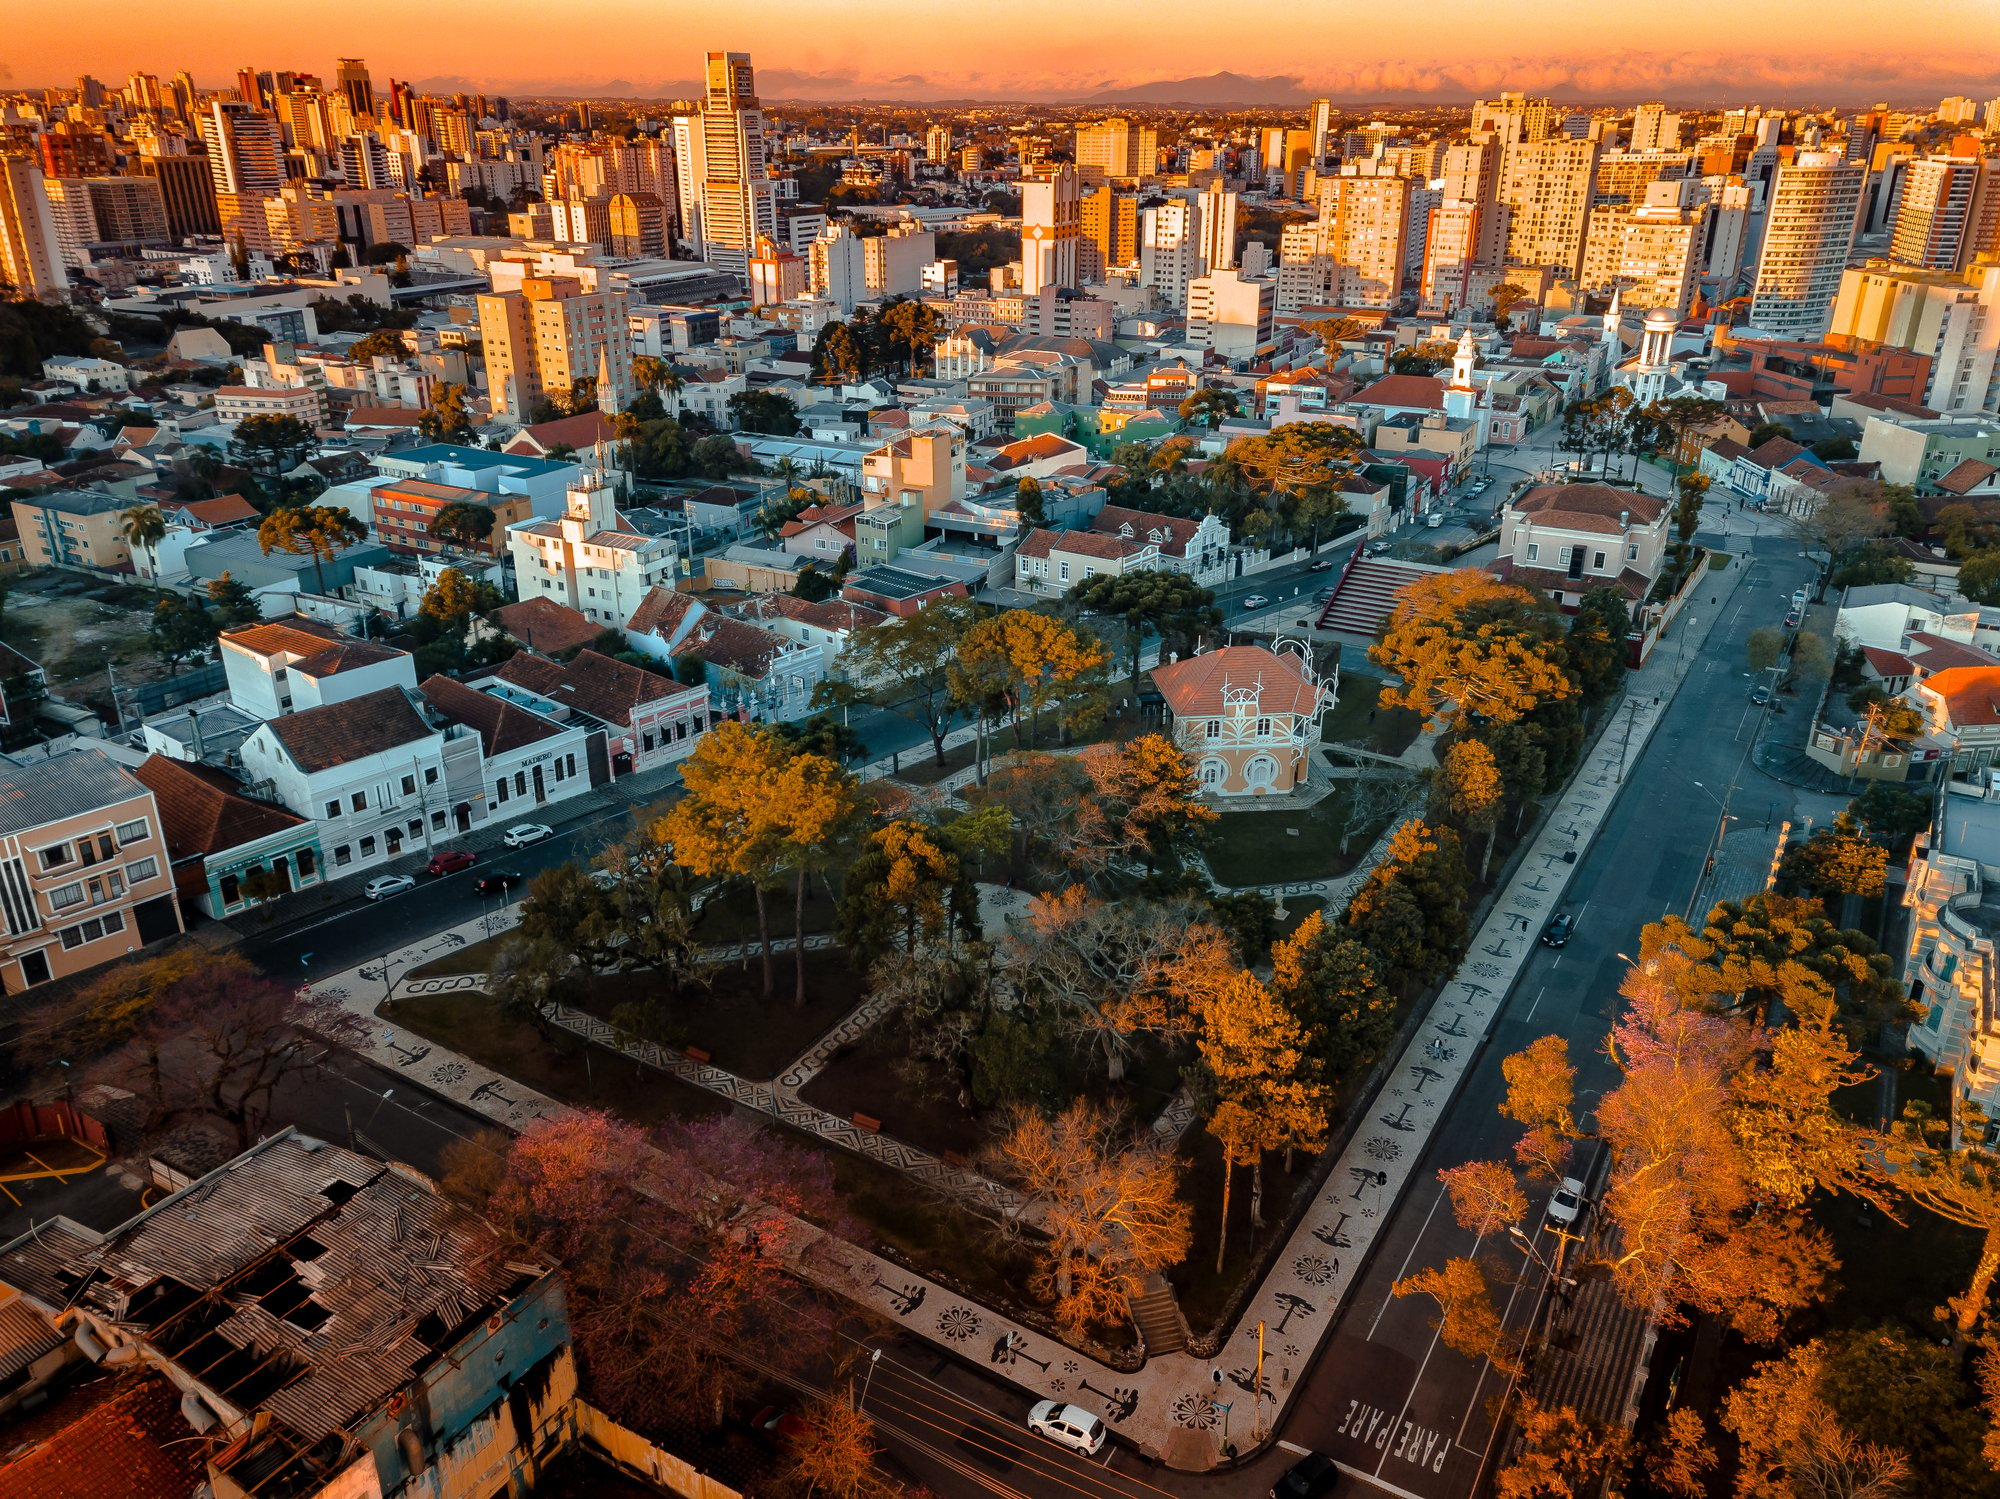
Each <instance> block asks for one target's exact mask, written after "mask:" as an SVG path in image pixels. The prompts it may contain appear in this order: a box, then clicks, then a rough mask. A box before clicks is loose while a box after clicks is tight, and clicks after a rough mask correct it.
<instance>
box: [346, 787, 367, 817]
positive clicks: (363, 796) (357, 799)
mask: <svg viewBox="0 0 2000 1499" xmlns="http://www.w3.org/2000/svg"><path fill="white" fill-rule="evenodd" d="M347 805H348V806H349V807H350V808H352V809H353V810H354V811H356V812H366V811H367V810H368V793H367V792H365V791H357V792H355V793H354V795H352V796H350V797H349V798H348V799H347Z"/></svg>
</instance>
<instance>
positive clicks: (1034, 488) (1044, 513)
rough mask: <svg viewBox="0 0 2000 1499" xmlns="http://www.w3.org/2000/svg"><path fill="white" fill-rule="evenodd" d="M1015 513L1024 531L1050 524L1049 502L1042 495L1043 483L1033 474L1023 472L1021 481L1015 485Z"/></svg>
mask: <svg viewBox="0 0 2000 1499" xmlns="http://www.w3.org/2000/svg"><path fill="white" fill-rule="evenodd" d="M1014 513H1015V515H1017V516H1018V517H1019V518H1020V522H1021V529H1022V530H1024V531H1028V530H1033V529H1034V528H1035V527H1037V526H1045V525H1047V524H1048V521H1049V510H1048V504H1047V502H1046V500H1045V499H1044V498H1043V496H1042V486H1041V483H1040V481H1039V480H1037V479H1036V478H1035V477H1034V476H1033V475H1031V474H1023V475H1022V476H1021V482H1020V483H1019V484H1016V485H1015V486H1014Z"/></svg>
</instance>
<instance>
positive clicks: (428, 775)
mask: <svg viewBox="0 0 2000 1499" xmlns="http://www.w3.org/2000/svg"><path fill="white" fill-rule="evenodd" d="M437 783H438V772H437V767H436V766H435V765H426V766H425V767H424V784H425V785H426V786H435V785H436V784H437Z"/></svg>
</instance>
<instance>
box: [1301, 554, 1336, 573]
mask: <svg viewBox="0 0 2000 1499" xmlns="http://www.w3.org/2000/svg"><path fill="white" fill-rule="evenodd" d="M1306 571H1307V572H1309V573H1330V572H1332V571H1333V559H1332V558H1331V557H1322V558H1320V559H1319V561H1317V562H1315V563H1313V564H1312V566H1310V567H1308V568H1307V569H1306Z"/></svg>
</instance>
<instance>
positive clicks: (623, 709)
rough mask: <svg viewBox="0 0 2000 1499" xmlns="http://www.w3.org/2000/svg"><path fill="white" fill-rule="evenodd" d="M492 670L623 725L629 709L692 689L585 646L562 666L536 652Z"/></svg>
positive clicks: (566, 704) (629, 719)
mask: <svg viewBox="0 0 2000 1499" xmlns="http://www.w3.org/2000/svg"><path fill="white" fill-rule="evenodd" d="M495 675H497V676H498V677H499V678H500V680H501V681H503V682H512V683H514V684H515V685H516V686H518V687H525V688H527V689H528V690H529V691H530V692H535V693H539V694H541V695H542V696H543V697H545V698H547V699H549V701H551V702H553V703H560V704H562V705H563V706H564V707H569V708H575V709H577V710H578V711H579V712H582V713H587V714H589V715H590V716H591V717H592V718H595V719H599V720H601V721H602V722H604V723H614V724H622V725H625V726H626V727H630V725H631V723H632V713H633V710H634V709H636V708H640V707H643V706H645V705H646V704H647V703H656V702H659V701H660V700H661V699H663V698H669V697H672V696H674V695H675V694H676V693H682V692H687V691H690V690H691V689H689V688H686V687H683V686H681V684H680V683H678V682H675V681H674V680H672V679H671V678H669V677H663V676H661V675H660V674H659V673H658V672H656V671H647V670H646V669H645V668H644V667H643V666H633V665H631V664H630V663H629V662H625V661H614V660H612V659H611V658H610V657H609V656H601V655H599V654H598V653H597V652H596V651H593V650H590V649H588V648H585V649H584V650H581V651H578V652H577V653H576V658H575V659H574V660H572V661H571V662H570V663H569V664H568V665H567V666H563V665H558V664H557V663H556V662H554V661H544V660H542V659H541V658H540V657H539V656H512V657H509V658H508V660H507V661H506V663H505V664H504V665H502V666H501V668H500V670H499V671H498V672H497V673H495Z"/></svg>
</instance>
